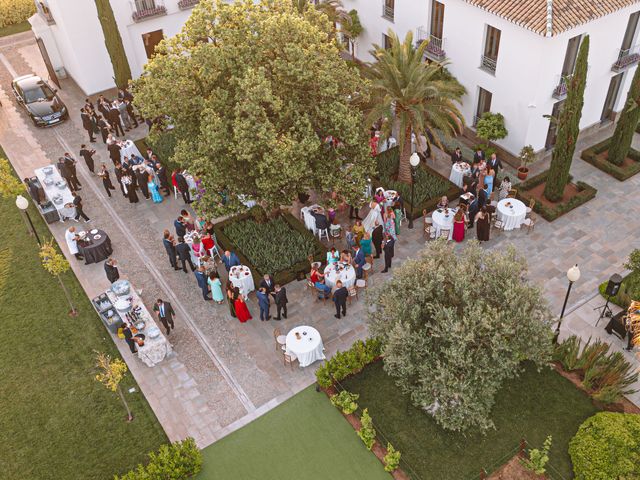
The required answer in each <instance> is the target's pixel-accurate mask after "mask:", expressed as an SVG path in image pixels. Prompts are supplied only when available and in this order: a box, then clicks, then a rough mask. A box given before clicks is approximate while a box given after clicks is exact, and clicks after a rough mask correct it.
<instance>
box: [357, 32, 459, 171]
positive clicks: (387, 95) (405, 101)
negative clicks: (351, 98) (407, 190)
mask: <svg viewBox="0 0 640 480" xmlns="http://www.w3.org/2000/svg"><path fill="white" fill-rule="evenodd" d="M388 35H389V37H390V39H391V48H389V49H385V48H382V47H380V46H379V45H374V49H373V51H372V52H371V54H372V55H373V56H374V57H375V59H376V60H375V62H373V64H371V66H370V68H369V69H368V71H367V73H368V75H367V76H368V77H369V78H370V80H371V103H370V112H369V116H368V120H369V121H370V123H373V122H375V121H376V120H378V119H379V118H386V119H393V121H392V123H393V122H394V125H395V126H396V128H397V129H398V132H399V136H400V138H399V139H398V143H399V146H400V167H399V171H398V180H400V181H403V182H405V183H411V165H410V163H409V157H410V156H411V134H412V133H415V134H416V135H418V134H425V135H426V136H427V138H429V137H431V138H433V139H434V140H435V142H436V143H437V144H438V146H440V147H442V144H441V141H440V138H439V136H440V135H442V134H444V135H445V136H450V135H454V134H456V133H457V132H460V131H461V129H462V127H463V126H464V117H463V116H462V114H461V113H460V110H459V109H458V105H459V104H460V103H461V99H462V96H463V95H464V94H465V92H466V91H465V88H464V87H463V86H462V85H460V83H459V82H458V81H457V80H456V79H455V78H454V77H452V76H450V75H447V74H443V68H444V65H445V64H442V63H437V62H431V63H427V62H425V61H424V52H425V49H426V48H427V44H428V41H424V42H422V43H421V44H420V45H419V46H418V47H416V46H415V45H414V42H413V34H412V33H411V31H409V32H408V33H407V35H406V37H405V39H404V41H400V39H399V38H398V36H397V35H396V34H395V33H394V32H393V31H391V30H389V32H388ZM387 133H388V132H387Z"/></svg>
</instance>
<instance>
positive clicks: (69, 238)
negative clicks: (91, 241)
mask: <svg viewBox="0 0 640 480" xmlns="http://www.w3.org/2000/svg"><path fill="white" fill-rule="evenodd" d="M64 239H65V240H66V242H67V248H69V253H70V254H71V255H73V256H74V257H76V258H77V259H78V260H84V257H83V256H82V255H81V254H80V251H79V250H78V235H77V234H76V227H69V228H68V229H67V231H66V232H65V234H64Z"/></svg>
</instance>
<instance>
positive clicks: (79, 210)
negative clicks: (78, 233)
mask: <svg viewBox="0 0 640 480" xmlns="http://www.w3.org/2000/svg"><path fill="white" fill-rule="evenodd" d="M71 196H72V197H73V206H74V207H76V216H75V218H74V220H75V221H76V222H77V221H78V219H79V218H80V217H82V219H83V220H84V223H88V222H90V221H91V219H90V218H89V217H87V214H86V213H84V210H83V205H82V197H81V196H80V195H78V194H77V193H76V192H71Z"/></svg>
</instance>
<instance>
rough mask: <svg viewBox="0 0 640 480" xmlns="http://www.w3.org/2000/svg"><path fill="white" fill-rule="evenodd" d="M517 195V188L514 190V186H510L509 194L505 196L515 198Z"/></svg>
mask: <svg viewBox="0 0 640 480" xmlns="http://www.w3.org/2000/svg"><path fill="white" fill-rule="evenodd" d="M517 195H518V190H516V189H515V188H512V189H511V190H509V194H508V195H507V198H516V196H517Z"/></svg>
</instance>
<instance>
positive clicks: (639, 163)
mask: <svg viewBox="0 0 640 480" xmlns="http://www.w3.org/2000/svg"><path fill="white" fill-rule="evenodd" d="M610 142H611V139H610V138H608V139H606V140H604V141H602V142H600V143H596V144H595V145H593V146H591V147H589V148H587V149H586V150H583V151H582V153H581V154H580V158H582V159H583V160H584V161H585V162H587V163H590V164H591V165H593V166H594V167H596V168H597V169H599V170H602V171H603V172H605V173H608V174H609V175H611V176H612V177H613V178H616V179H618V180H620V181H621V182H622V181H625V180H627V179H628V178H631V177H633V176H634V175H635V174H636V173H638V172H640V152H639V151H637V150H634V149H633V148H631V149H629V153H627V158H628V159H631V160H632V163H629V164H627V165H616V164H614V163H611V162H609V161H607V160H606V159H604V158H600V157H599V155H600V154H602V153H604V152H606V151H607V150H609V144H610Z"/></svg>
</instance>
